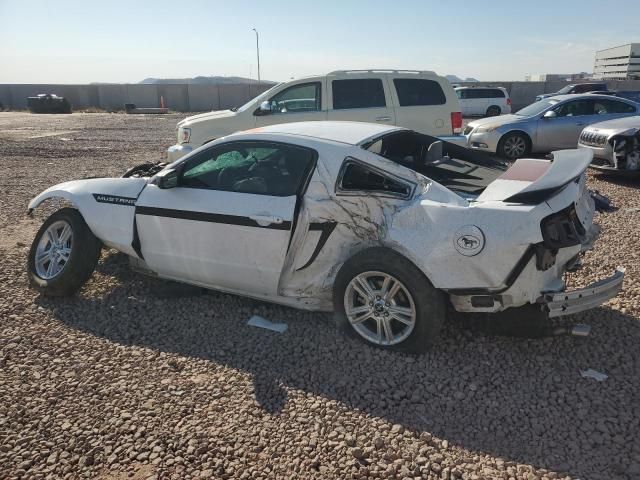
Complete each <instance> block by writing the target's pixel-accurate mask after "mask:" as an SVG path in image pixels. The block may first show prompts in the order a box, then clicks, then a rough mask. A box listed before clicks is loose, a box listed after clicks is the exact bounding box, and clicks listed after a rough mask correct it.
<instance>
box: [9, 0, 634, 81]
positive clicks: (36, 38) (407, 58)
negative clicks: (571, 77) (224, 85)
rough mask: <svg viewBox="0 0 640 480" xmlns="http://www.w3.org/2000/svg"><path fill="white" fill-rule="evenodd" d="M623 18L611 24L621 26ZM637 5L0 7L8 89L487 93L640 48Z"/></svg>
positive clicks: (406, 0)
mask: <svg viewBox="0 0 640 480" xmlns="http://www.w3.org/2000/svg"><path fill="white" fill-rule="evenodd" d="M614 16H615V18H614ZM638 18H640V0H630V1H627V0H618V1H616V0H608V1H607V2H602V0H598V1H596V0H580V1H573V0H555V1H551V0H537V1H535V2H534V1H526V2H524V1H521V0H510V1H502V0H485V1H483V2H478V1H468V0H457V1H448V2H443V1H431V0H395V1H390V0H323V1H321V2H320V1H317V0H316V1H305V0H276V1H269V2H267V1H264V0H263V1H249V0H228V1H217V0H211V1H204V0H183V1H181V2H177V1H166V0H154V1H151V0H147V1H143V0H129V1H122V0H108V1H100V2H99V1H96V0H55V1H44V0H43V1H38V0H0V83H90V82H118V83H135V82H138V81H140V80H142V79H144V78H147V77H155V78H185V77H193V76H198V75H204V76H207V75H224V76H232V75H234V76H242V77H249V76H250V75H251V76H252V77H253V78H255V77H256V76H257V62H256V43H255V42H256V37H255V33H254V32H253V31H252V28H256V29H257V30H258V31H259V34H260V67H261V77H262V79H268V80H275V81H283V80H288V79H290V78H296V77H300V76H305V75H313V74H321V73H327V72H329V71H332V70H338V69H362V68H398V69H412V70H434V71H436V72H437V73H439V74H441V75H445V74H454V75H458V76H460V77H463V78H464V77H474V78H477V79H479V80H482V81H491V80H504V81H509V80H524V75H525V74H527V73H573V72H581V71H587V72H591V71H592V70H593V59H594V54H595V51H596V50H599V49H603V48H607V47H612V46H616V45H621V44H624V43H630V42H640V29H638V26H637V25H638Z"/></svg>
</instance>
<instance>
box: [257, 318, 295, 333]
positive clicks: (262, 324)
mask: <svg viewBox="0 0 640 480" xmlns="http://www.w3.org/2000/svg"><path fill="white" fill-rule="evenodd" d="M247 325H251V326H252V327H259V328H265V329H267V330H272V331H274V332H278V333H284V332H285V331H286V330H287V324H286V323H273V322H272V321H270V320H267V319H266V318H264V317H261V316H259V315H254V316H253V317H251V318H250V319H249V321H248V322H247Z"/></svg>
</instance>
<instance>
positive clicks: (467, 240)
mask: <svg viewBox="0 0 640 480" xmlns="http://www.w3.org/2000/svg"><path fill="white" fill-rule="evenodd" d="M453 246H454V247H455V249H456V250H457V251H458V253H460V254H462V255H464V256H465V257H473V256H474V255H477V254H479V253H480V252H481V251H482V249H483V248H484V234H483V233H482V230H480V229H479V228H478V227H476V226H475V225H465V226H464V227H461V228H460V229H458V231H457V232H456V233H455V235H454V237H453Z"/></svg>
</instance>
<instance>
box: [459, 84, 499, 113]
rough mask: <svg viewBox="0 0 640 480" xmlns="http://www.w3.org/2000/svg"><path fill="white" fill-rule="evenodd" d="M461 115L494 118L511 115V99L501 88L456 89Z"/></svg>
mask: <svg viewBox="0 0 640 480" xmlns="http://www.w3.org/2000/svg"><path fill="white" fill-rule="evenodd" d="M456 95H457V96H458V99H459V100H460V106H461V107H462V114H463V115H465V116H472V115H473V116H475V115H481V116H483V117H495V116H496V115H502V114H503V113H511V98H509V92H507V89H506V88H503V87H456Z"/></svg>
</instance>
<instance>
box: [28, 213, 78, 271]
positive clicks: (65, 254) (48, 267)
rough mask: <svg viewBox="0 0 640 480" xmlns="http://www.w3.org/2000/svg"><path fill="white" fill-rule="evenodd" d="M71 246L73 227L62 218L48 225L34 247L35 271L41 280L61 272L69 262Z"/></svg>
mask: <svg viewBox="0 0 640 480" xmlns="http://www.w3.org/2000/svg"><path fill="white" fill-rule="evenodd" d="M72 247H73V229H72V228H71V225H69V223H67V222H66V221H64V220H58V221H57V222H54V223H52V224H51V225H49V228H47V229H46V230H45V231H44V233H43V234H42V236H41V237H40V240H39V241H38V246H37V248H36V255H35V262H34V263H35V267H36V273H37V274H38V276H39V277H40V278H42V279H43V280H51V279H52V278H55V277H57V276H58V275H60V273H62V270H64V267H65V266H66V265H67V263H69V258H70V256H71V249H72Z"/></svg>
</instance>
